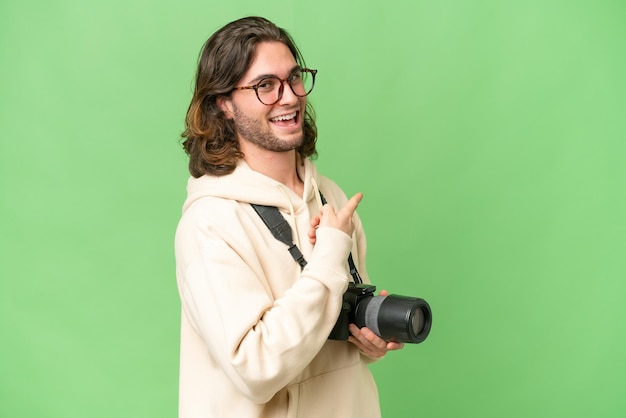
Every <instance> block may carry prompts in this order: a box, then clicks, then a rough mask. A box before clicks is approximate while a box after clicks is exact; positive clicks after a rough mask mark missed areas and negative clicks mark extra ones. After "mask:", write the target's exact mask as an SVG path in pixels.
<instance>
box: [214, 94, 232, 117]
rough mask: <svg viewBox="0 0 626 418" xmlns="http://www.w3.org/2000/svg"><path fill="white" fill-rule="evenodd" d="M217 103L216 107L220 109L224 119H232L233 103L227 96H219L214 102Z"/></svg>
mask: <svg viewBox="0 0 626 418" xmlns="http://www.w3.org/2000/svg"><path fill="white" fill-rule="evenodd" d="M215 102H216V103H217V107H219V108H220V110H221V111H222V112H224V116H226V119H232V118H233V113H234V112H233V102H232V100H230V97H228V96H220V97H218V98H217V99H216V101H215Z"/></svg>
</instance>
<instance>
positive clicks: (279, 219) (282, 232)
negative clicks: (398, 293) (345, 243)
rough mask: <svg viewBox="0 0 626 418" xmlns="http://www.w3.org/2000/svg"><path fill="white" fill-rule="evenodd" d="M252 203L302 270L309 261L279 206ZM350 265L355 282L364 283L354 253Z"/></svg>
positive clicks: (321, 195)
mask: <svg viewBox="0 0 626 418" xmlns="http://www.w3.org/2000/svg"><path fill="white" fill-rule="evenodd" d="M320 197H321V198H322V203H323V204H326V203H327V202H326V199H325V198H324V195H323V194H322V192H320ZM250 205H251V206H252V208H254V210H255V211H256V213H257V214H258V215H259V216H260V217H261V219H262V220H263V223H264V224H265V226H267V227H268V228H269V230H270V232H271V233H272V235H273V236H274V238H276V239H277V240H279V241H280V242H282V243H283V244H285V245H287V247H288V251H289V254H291V257H292V258H293V259H294V260H295V261H296V262H297V263H298V264H299V265H300V270H302V269H304V267H305V266H306V264H307V262H306V260H305V259H304V255H302V252H301V251H300V249H299V248H298V246H297V245H296V244H294V242H293V234H292V232H291V226H289V223H288V222H287V220H286V219H285V217H284V216H283V215H282V214H281V213H280V211H279V210H278V208H277V207H275V206H265V205H257V204H254V203H251V204H250ZM348 265H349V266H350V275H351V276H352V279H353V280H354V283H357V284H360V283H363V279H362V278H361V276H360V275H359V272H358V270H357V269H356V265H355V264H354V260H353V259H352V253H350V254H349V255H348Z"/></svg>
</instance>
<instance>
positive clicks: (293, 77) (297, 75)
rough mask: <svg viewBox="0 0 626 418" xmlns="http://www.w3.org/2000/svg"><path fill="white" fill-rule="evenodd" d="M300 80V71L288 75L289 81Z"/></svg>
mask: <svg viewBox="0 0 626 418" xmlns="http://www.w3.org/2000/svg"><path fill="white" fill-rule="evenodd" d="M300 80H302V72H301V71H297V72H295V73H293V74H291V75H290V76H289V81H291V82H294V81H296V82H298V81H300Z"/></svg>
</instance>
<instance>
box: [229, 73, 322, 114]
mask: <svg viewBox="0 0 626 418" xmlns="http://www.w3.org/2000/svg"><path fill="white" fill-rule="evenodd" d="M298 71H300V72H304V73H309V74H311V77H312V79H311V88H310V89H309V91H307V92H306V93H304V94H303V95H300V94H298V93H296V92H295V90H294V89H293V86H292V85H291V80H290V78H291V76H292V75H293V72H292V73H291V74H290V75H289V77H287V78H280V77H277V76H271V77H265V78H264V79H263V80H261V81H259V82H258V83H256V84H254V85H252V86H242V87H235V88H233V89H232V90H231V92H233V91H236V90H254V92H255V93H256V98H257V99H259V102H261V103H262V104H264V105H266V106H272V105H275V104H276V103H278V102H279V101H280V99H282V98H283V91H285V82H286V83H287V84H289V88H290V89H291V91H292V92H293V94H295V95H296V96H298V97H306V96H308V95H309V93H311V92H312V91H313V87H315V75H316V74H317V70H312V69H310V68H299V69H298ZM294 72H295V71H294ZM268 78H275V79H277V80H278V81H280V87H279V88H278V98H277V99H276V101H275V102H273V103H265V102H264V101H263V100H261V97H259V86H260V85H261V84H262V83H263V82H265V80H267V79H268Z"/></svg>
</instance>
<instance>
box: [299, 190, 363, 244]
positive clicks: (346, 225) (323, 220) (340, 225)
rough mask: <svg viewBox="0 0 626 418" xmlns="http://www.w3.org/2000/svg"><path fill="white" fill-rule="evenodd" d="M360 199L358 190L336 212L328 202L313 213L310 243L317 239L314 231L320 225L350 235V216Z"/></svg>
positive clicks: (351, 229) (361, 195) (352, 230)
mask: <svg viewBox="0 0 626 418" xmlns="http://www.w3.org/2000/svg"><path fill="white" fill-rule="evenodd" d="M361 199H363V193H360V192H359V193H357V194H355V195H354V196H352V198H350V200H348V203H346V205H345V206H344V207H343V208H341V209H340V210H339V211H338V212H335V208H333V206H332V205H330V204H328V203H327V204H325V205H324V206H323V207H322V210H321V211H320V213H319V215H315V216H314V217H313V219H311V229H310V230H309V241H310V242H311V244H315V241H316V239H317V232H316V231H317V228H318V227H320V226H329V227H331V228H336V229H339V230H340V231H343V232H345V233H346V234H347V235H349V236H352V233H353V232H354V223H353V222H352V216H353V215H354V212H355V211H356V208H357V206H359V203H360V202H361Z"/></svg>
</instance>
